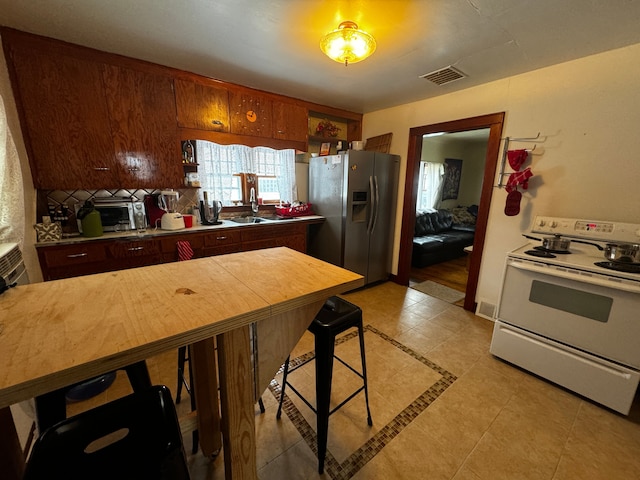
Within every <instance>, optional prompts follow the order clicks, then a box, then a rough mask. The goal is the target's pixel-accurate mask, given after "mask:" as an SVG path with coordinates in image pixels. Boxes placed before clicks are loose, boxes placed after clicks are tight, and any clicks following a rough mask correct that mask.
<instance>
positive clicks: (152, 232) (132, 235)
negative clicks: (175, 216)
mask: <svg viewBox="0 0 640 480" xmlns="http://www.w3.org/2000/svg"><path fill="white" fill-rule="evenodd" d="M324 220H325V218H324V217H322V216H320V215H306V216H303V217H291V218H285V219H278V220H270V219H266V220H264V221H262V222H260V223H237V222H234V221H232V220H230V219H224V218H222V219H221V221H222V223H221V224H220V225H200V224H198V225H194V226H193V227H191V228H181V229H179V230H162V229H160V228H147V229H146V231H145V233H143V234H139V233H138V232H137V231H135V230H130V231H127V232H106V233H105V234H104V235H102V236H100V237H83V236H82V235H78V236H73V237H64V238H62V239H61V240H54V241H51V242H38V243H36V244H35V246H36V248H38V247H48V246H52V245H72V244H75V243H82V242H91V241H96V240H146V239H149V238H153V237H159V236H163V235H176V234H180V235H183V234H191V233H200V232H207V231H213V230H219V229H222V228H260V227H263V226H264V227H266V226H269V225H287V224H292V223H305V224H313V223H322V222H324Z"/></svg>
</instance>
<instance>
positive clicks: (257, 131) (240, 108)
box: [229, 91, 272, 137]
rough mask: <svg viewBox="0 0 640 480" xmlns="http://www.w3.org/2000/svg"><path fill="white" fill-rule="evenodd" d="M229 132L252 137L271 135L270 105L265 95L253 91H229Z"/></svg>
mask: <svg viewBox="0 0 640 480" xmlns="http://www.w3.org/2000/svg"><path fill="white" fill-rule="evenodd" d="M229 110H230V112H231V133H236V134H238V135H251V136H254V137H271V131H272V118H271V115H272V106H271V100H270V99H269V98H267V97H263V96H260V95H256V94H254V93H249V92H243V91H237V92H229Z"/></svg>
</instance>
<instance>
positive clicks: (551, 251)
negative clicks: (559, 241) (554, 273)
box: [533, 246, 571, 258]
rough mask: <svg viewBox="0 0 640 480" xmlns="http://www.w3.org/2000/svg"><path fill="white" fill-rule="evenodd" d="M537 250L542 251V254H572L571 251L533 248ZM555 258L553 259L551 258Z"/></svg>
mask: <svg viewBox="0 0 640 480" xmlns="http://www.w3.org/2000/svg"><path fill="white" fill-rule="evenodd" d="M533 248H534V249H535V250H540V251H541V252H547V253H559V254H562V255H564V254H565V253H571V252H570V251H569V250H551V249H549V248H544V247H540V246H538V247H533ZM551 258H553V257H551Z"/></svg>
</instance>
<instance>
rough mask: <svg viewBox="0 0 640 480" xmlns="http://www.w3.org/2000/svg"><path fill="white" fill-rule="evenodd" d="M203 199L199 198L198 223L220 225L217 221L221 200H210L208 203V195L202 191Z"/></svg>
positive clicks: (220, 209)
mask: <svg viewBox="0 0 640 480" xmlns="http://www.w3.org/2000/svg"><path fill="white" fill-rule="evenodd" d="M203 197H204V201H203V200H200V223H202V225H220V224H221V223H222V222H220V221H218V217H219V216H220V212H221V211H222V202H221V201H220V200H212V201H211V204H209V195H208V194H207V192H203Z"/></svg>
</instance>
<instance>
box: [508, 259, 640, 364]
mask: <svg viewBox="0 0 640 480" xmlns="http://www.w3.org/2000/svg"><path fill="white" fill-rule="evenodd" d="M639 307H640V284H639V286H635V285H632V284H628V283H624V284H623V283H621V282H618V281H615V279H611V277H608V276H606V275H599V274H595V273H589V272H577V271H576V272H573V271H568V270H567V269H558V268H556V267H555V266H553V265H547V264H541V263H538V262H529V261H525V260H521V259H512V258H509V259H508V260H507V265H506V270H505V276H504V283H503V287H502V294H501V297H500V302H499V307H498V313H497V316H498V319H499V320H500V321H502V322H505V323H507V324H510V325H514V326H517V327H520V328H522V329H525V330H527V331H529V332H532V333H535V334H537V335H541V336H542V337H546V338H549V339H552V340H555V341H557V342H560V343H561V344H566V345H569V346H572V347H575V348H576V349H579V350H583V351H586V352H589V353H592V354H595V355H597V356H600V357H604V358H606V359H609V360H612V361H614V362H618V363H621V364H623V365H627V366H631V367H634V368H640V321H638V316H637V312H638V308H639Z"/></svg>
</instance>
